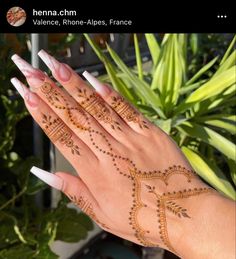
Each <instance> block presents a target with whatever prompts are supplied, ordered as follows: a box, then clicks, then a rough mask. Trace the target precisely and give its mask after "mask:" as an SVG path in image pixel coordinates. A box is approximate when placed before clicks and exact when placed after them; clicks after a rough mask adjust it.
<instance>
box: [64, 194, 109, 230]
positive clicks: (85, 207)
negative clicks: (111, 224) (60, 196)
mask: <svg viewBox="0 0 236 259" xmlns="http://www.w3.org/2000/svg"><path fill="white" fill-rule="evenodd" d="M67 196H68V197H69V199H70V200H71V201H72V202H73V203H74V204H75V205H77V206H78V207H79V208H80V209H81V210H82V211H83V212H84V213H86V214H87V215H88V216H89V217H90V218H91V219H93V220H94V221H95V222H96V223H97V224H98V225H100V226H101V227H103V228H106V229H109V228H108V227H107V226H106V225H105V224H104V223H102V222H100V221H99V220H98V218H97V216H96V214H95V213H94V210H93V206H92V204H91V203H90V202H89V201H86V200H85V199H84V198H83V197H82V196H79V197H76V196H75V195H74V196H71V195H69V194H67Z"/></svg>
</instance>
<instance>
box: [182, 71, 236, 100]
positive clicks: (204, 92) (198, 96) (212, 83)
mask: <svg viewBox="0 0 236 259" xmlns="http://www.w3.org/2000/svg"><path fill="white" fill-rule="evenodd" d="M235 69H236V66H233V67H232V68H230V69H228V70H227V71H224V72H222V73H221V74H220V75H218V76H216V77H214V78H212V79H211V80H209V81H208V82H207V83H205V84H204V85H202V86H201V87H200V88H199V89H197V90H196V91H194V92H193V93H192V94H191V95H190V96H189V97H188V98H187V100H186V103H192V102H198V101H203V100H205V99H207V98H210V97H212V96H215V95H217V94H219V93H221V92H222V91H223V90H225V89H226V88H228V87H229V86H231V85H232V84H234V83H235V82H236V77H235Z"/></svg>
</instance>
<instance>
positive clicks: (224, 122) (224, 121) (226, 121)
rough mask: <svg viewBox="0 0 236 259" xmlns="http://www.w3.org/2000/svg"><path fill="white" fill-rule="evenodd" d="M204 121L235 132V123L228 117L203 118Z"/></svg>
mask: <svg viewBox="0 0 236 259" xmlns="http://www.w3.org/2000/svg"><path fill="white" fill-rule="evenodd" d="M204 123H206V124H208V125H211V126H215V127H218V128H221V129H223V130H226V131H228V132H230V133H231V134H233V135H235V134H236V123H235V121H233V120H231V119H230V118H229V117H228V118H221V119H219V120H213V119H212V120H205V121H204Z"/></svg>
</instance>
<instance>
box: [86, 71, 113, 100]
mask: <svg viewBox="0 0 236 259" xmlns="http://www.w3.org/2000/svg"><path fill="white" fill-rule="evenodd" d="M83 76H84V77H85V78H86V79H87V80H88V82H89V83H90V84H91V85H92V86H93V87H94V88H95V90H96V91H97V92H98V93H99V94H100V95H101V96H103V97H105V96H106V95H108V94H109V93H110V92H111V89H110V88H109V87H107V86H106V85H105V84H103V83H101V82H100V81H99V80H98V79H97V78H96V77H94V76H93V75H91V74H90V73H89V72H87V71H84V73H83Z"/></svg>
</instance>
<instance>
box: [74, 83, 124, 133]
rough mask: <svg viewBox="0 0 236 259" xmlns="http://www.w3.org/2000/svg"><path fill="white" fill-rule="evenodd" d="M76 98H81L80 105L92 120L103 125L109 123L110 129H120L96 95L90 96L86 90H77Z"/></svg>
mask: <svg viewBox="0 0 236 259" xmlns="http://www.w3.org/2000/svg"><path fill="white" fill-rule="evenodd" d="M78 96H79V97H81V98H83V101H81V102H80V105H81V106H82V107H83V108H84V109H85V110H86V111H87V112H88V113H90V114H91V115H92V116H93V117H94V118H96V119H97V120H99V121H103V122H105V123H109V124H110V125H111V128H112V129H116V128H117V129H118V130H121V128H120V123H119V122H118V121H115V120H114V119H113V117H112V114H111V112H110V110H109V108H108V107H106V105H104V101H103V99H102V98H101V97H100V96H99V95H98V94H96V93H92V94H90V95H88V94H87V91H86V89H80V88H79V89H78Z"/></svg>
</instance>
